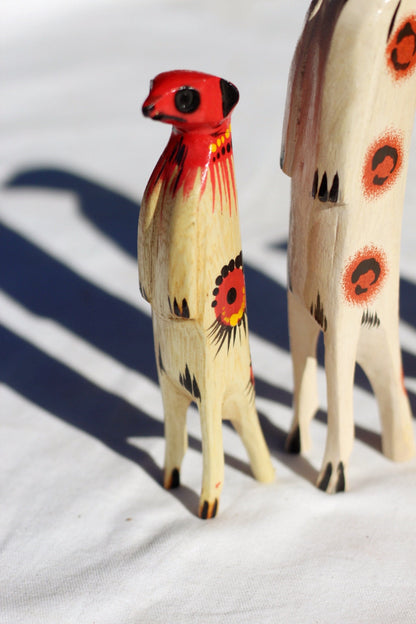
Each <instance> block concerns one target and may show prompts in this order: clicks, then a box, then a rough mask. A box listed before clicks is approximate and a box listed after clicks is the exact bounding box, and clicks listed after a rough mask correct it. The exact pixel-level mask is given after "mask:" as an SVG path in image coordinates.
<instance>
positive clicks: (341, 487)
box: [335, 462, 345, 492]
mask: <svg viewBox="0 0 416 624" xmlns="http://www.w3.org/2000/svg"><path fill="white" fill-rule="evenodd" d="M335 492H345V471H344V464H343V463H342V462H339V464H338V468H337V484H336V486H335Z"/></svg>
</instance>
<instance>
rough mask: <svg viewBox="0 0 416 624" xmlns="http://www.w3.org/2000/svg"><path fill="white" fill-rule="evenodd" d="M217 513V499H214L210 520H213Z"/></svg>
mask: <svg viewBox="0 0 416 624" xmlns="http://www.w3.org/2000/svg"><path fill="white" fill-rule="evenodd" d="M217 511H218V498H216V499H215V502H214V509H213V510H212V516H211V518H215V516H216V515H217Z"/></svg>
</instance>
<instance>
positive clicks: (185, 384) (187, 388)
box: [183, 364, 192, 394]
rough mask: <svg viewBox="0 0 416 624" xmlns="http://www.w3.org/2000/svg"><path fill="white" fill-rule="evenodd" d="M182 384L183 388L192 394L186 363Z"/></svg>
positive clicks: (189, 374)
mask: <svg viewBox="0 0 416 624" xmlns="http://www.w3.org/2000/svg"><path fill="white" fill-rule="evenodd" d="M183 385H184V387H185V389H186V390H188V392H190V393H191V394H192V379H191V373H190V372H189V368H188V364H187V365H186V368H185V377H184V378H183Z"/></svg>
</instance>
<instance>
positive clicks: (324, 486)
mask: <svg viewBox="0 0 416 624" xmlns="http://www.w3.org/2000/svg"><path fill="white" fill-rule="evenodd" d="M331 477H332V464H331V462H329V463H328V464H327V465H326V468H325V472H324V474H323V475H322V477H321V479H320V480H318V483H317V485H318V488H319V489H320V490H322V491H323V492H327V491H328V487H329V482H330V481H331Z"/></svg>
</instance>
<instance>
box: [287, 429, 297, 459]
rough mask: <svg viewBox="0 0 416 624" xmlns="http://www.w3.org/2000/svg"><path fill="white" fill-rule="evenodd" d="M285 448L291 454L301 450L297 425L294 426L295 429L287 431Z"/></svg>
mask: <svg viewBox="0 0 416 624" xmlns="http://www.w3.org/2000/svg"><path fill="white" fill-rule="evenodd" d="M285 449H286V452H287V453H291V454H292V455H299V453H300V451H301V444H300V429H299V427H296V429H295V430H294V431H292V432H291V433H289V435H288V436H287V438H286V444H285Z"/></svg>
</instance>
